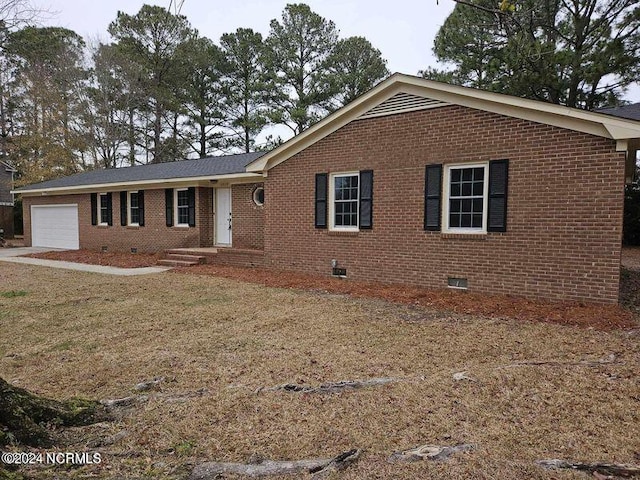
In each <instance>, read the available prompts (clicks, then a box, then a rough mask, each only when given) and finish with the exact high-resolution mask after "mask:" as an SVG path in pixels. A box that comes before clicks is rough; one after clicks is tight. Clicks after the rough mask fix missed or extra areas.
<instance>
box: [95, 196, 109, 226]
mask: <svg viewBox="0 0 640 480" xmlns="http://www.w3.org/2000/svg"><path fill="white" fill-rule="evenodd" d="M98 225H109V198H108V196H107V194H106V193H101V194H99V195H98Z"/></svg>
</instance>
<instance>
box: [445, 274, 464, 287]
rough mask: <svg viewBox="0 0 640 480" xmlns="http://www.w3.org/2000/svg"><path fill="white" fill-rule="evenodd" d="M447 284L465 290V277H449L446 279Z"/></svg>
mask: <svg viewBox="0 0 640 480" xmlns="http://www.w3.org/2000/svg"><path fill="white" fill-rule="evenodd" d="M447 285H449V288H459V289H461V290H466V289H467V279H466V278H456V277H449V278H448V279H447Z"/></svg>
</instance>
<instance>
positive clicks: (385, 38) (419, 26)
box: [33, 0, 640, 102]
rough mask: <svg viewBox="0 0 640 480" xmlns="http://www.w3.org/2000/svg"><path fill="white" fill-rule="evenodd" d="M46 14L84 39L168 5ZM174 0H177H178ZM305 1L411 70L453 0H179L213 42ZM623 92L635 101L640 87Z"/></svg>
mask: <svg viewBox="0 0 640 480" xmlns="http://www.w3.org/2000/svg"><path fill="white" fill-rule="evenodd" d="M33 1H34V4H36V5H38V6H40V7H41V8H43V9H46V10H48V11H49V12H51V14H49V15H48V17H49V18H48V19H46V20H44V21H43V23H44V24H45V25H55V26H61V27H66V28H69V29H71V30H74V31H76V32H77V33H79V34H80V35H82V36H83V37H85V39H95V38H101V39H103V40H105V41H106V40H108V39H109V35H108V33H107V26H108V25H109V23H110V22H111V21H113V20H114V19H115V18H116V14H117V12H118V11H119V10H121V11H124V12H126V13H129V14H135V13H137V12H138V11H139V10H140V7H141V6H142V5H143V4H144V3H150V4H156V5H160V6H163V7H165V8H168V7H169V6H170V1H171V0H147V1H146V2H145V1H142V0H33ZM175 1H176V0H174V2H175ZM178 1H179V0H178ZM296 2H298V3H300V2H302V3H307V4H308V5H310V7H311V9H312V10H313V11H315V12H316V13H319V14H320V15H322V16H323V17H325V18H327V19H329V20H333V21H334V22H335V24H336V26H337V28H338V29H339V30H340V35H341V37H350V36H354V35H359V36H363V37H366V38H367V39H368V40H369V41H370V42H371V43H372V44H373V46H374V47H376V48H378V49H379V50H380V51H381V52H382V56H383V57H384V58H386V59H387V61H388V67H389V70H391V71H392V72H401V73H407V74H412V75H415V74H417V72H418V70H422V69H424V68H426V67H428V66H433V67H435V66H437V64H436V61H435V58H434V56H433V54H432V52H431V47H432V45H433V39H434V37H435V34H436V32H437V31H438V28H439V27H440V26H441V25H442V23H443V22H444V20H445V19H446V18H447V16H448V15H449V14H450V13H451V11H452V10H453V7H454V5H455V4H454V2H453V0H439V1H438V0H392V1H389V0H384V1H382V0H306V1H305V0H289V1H287V0H236V1H234V0H231V1H229V0H224V1H222V0H184V2H183V6H182V11H181V13H182V14H183V15H185V16H186V17H187V18H188V19H189V21H190V22H191V24H192V25H193V26H194V27H195V28H197V29H198V30H199V32H200V33H201V34H202V35H204V36H206V37H209V38H210V39H212V40H214V41H215V42H216V43H218V41H219V39H220V36H221V35H222V34H223V33H229V32H233V31H235V30H236V29H237V28H239V27H247V28H252V29H254V30H256V31H258V32H260V33H262V34H263V35H264V36H266V35H267V34H268V33H269V21H270V20H271V19H273V18H278V19H279V18H280V17H281V14H282V11H283V10H284V7H285V5H286V4H287V3H296ZM626 98H627V99H628V100H631V101H634V102H640V87H638V86H637V85H636V86H635V87H634V88H632V89H631V90H630V91H629V93H628V94H627V96H626Z"/></svg>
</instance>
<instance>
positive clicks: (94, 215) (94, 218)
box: [91, 193, 98, 225]
mask: <svg viewBox="0 0 640 480" xmlns="http://www.w3.org/2000/svg"><path fill="white" fill-rule="evenodd" d="M97 224H98V194H97V193H92V194H91V225H97Z"/></svg>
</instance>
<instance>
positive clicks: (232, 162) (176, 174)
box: [16, 152, 265, 192]
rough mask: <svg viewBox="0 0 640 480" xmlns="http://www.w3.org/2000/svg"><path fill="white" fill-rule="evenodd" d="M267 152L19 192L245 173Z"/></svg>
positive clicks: (72, 179)
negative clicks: (249, 166) (251, 164)
mask: <svg viewBox="0 0 640 480" xmlns="http://www.w3.org/2000/svg"><path fill="white" fill-rule="evenodd" d="M264 153H265V152H251V153H241V154H238V155H225V156H220V157H206V158H199V159H197V160H182V161H179V162H168V163H153V164H149V165H139V166H135V167H124V168H109V169H106V170H91V171H89V172H83V173H78V174H76V175H70V176H68V177H62V178H56V179H54V180H48V181H46V182H41V183H36V184H33V185H27V186H26V187H22V188H19V189H17V190H16V192H28V191H29V190H40V189H43V188H64V187H77V186H91V185H104V184H110V183H121V182H145V181H150V180H164V179H167V180H170V179H173V178H191V177H208V176H214V175H227V174H233V173H244V172H245V171H246V170H245V167H246V166H247V164H249V163H251V162H253V161H254V160H256V159H258V158H259V157H261V156H262V155H264Z"/></svg>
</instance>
